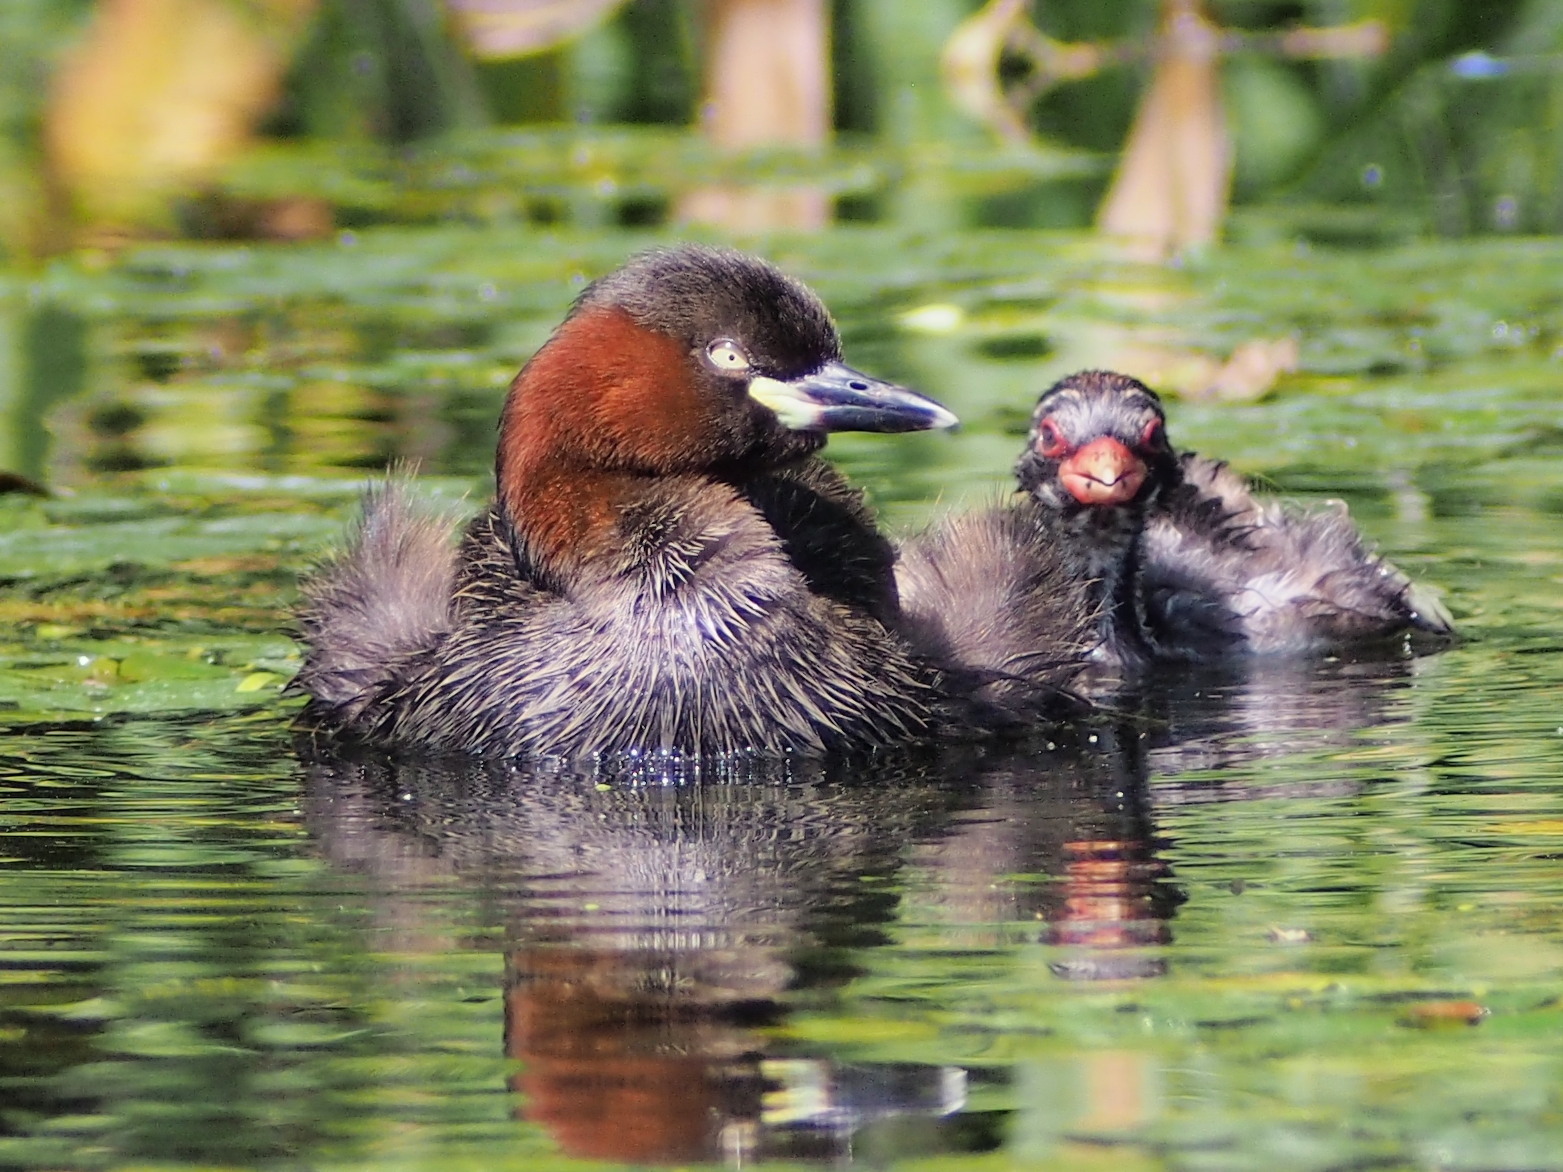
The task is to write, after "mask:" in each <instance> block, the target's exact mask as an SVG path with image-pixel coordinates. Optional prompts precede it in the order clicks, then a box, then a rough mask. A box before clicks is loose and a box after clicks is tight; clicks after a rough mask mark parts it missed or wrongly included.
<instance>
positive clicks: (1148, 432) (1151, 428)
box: [1140, 419, 1164, 448]
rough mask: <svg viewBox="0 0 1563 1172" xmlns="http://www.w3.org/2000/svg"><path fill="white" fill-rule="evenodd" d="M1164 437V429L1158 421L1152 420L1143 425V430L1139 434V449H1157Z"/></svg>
mask: <svg viewBox="0 0 1563 1172" xmlns="http://www.w3.org/2000/svg"><path fill="white" fill-rule="evenodd" d="M1163 436H1164V427H1163V424H1162V422H1161V420H1159V419H1152V420H1151V421H1150V422H1149V423H1147V424H1146V425H1145V430H1144V431H1143V432H1141V433H1140V447H1142V448H1159V447H1161V443H1162V439H1163Z"/></svg>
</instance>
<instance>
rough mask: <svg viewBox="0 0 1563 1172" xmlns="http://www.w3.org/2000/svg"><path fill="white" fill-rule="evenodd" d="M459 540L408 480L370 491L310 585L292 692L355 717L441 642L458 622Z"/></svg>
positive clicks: (306, 590) (306, 591)
mask: <svg viewBox="0 0 1563 1172" xmlns="http://www.w3.org/2000/svg"><path fill="white" fill-rule="evenodd" d="M451 536H452V535H451V531H450V523H449V521H448V520H443V519H440V518H437V517H435V516H432V515H430V514H428V513H427V512H424V511H421V510H420V509H419V508H418V507H417V505H416V504H415V503H414V502H413V500H412V497H411V495H410V493H409V491H408V486H407V484H406V482H405V481H403V480H401V479H393V480H389V481H386V482H385V483H384V484H381V485H378V486H376V487H374V488H371V489H370V490H369V491H368V492H367V493H366V494H365V496H364V501H363V508H362V515H361V516H360V518H359V521H358V524H357V526H356V527H355V528H354V530H353V534H352V537H351V540H350V541H349V543H348V545H347V547H346V548H345V549H344V550H343V551H342V552H341V553H340V554H339V555H338V556H336V557H335V558H333V559H332V560H330V561H328V562H327V563H325V564H324V565H323V566H321V567H320V568H319V570H317V571H316V573H315V574H313V575H312V576H311V577H309V578H308V579H307V580H306V581H305V583H304V587H303V594H304V603H303V606H302V607H301V609H300V612H299V624H300V627H301V628H302V634H303V637H304V642H305V644H306V646H307V647H308V653H307V654H306V656H305V658H304V665H303V667H302V668H301V669H300V671H299V674H298V676H297V678H296V679H295V680H294V684H293V686H294V688H295V689H296V690H298V691H303V692H305V693H307V694H308V695H310V696H313V697H315V699H316V700H317V701H318V702H319V703H321V704H324V705H328V706H330V707H331V708H332V709H333V710H334V711H335V712H337V713H338V714H339V715H340V716H341V717H342V718H344V719H351V718H353V717H356V716H357V715H358V714H359V712H361V711H362V709H363V707H364V705H365V704H366V703H367V702H368V698H369V697H370V696H371V695H372V694H374V692H375V691H376V690H377V689H379V688H383V687H384V686H385V685H386V684H387V683H388V682H389V681H390V680H391V679H392V677H393V675H394V672H395V669H396V665H397V664H398V663H400V662H401V661H402V660H403V659H405V658H406V657H408V656H410V655H415V654H417V653H419V652H421V651H425V650H427V649H428V648H430V647H432V646H434V645H435V644H436V643H437V642H438V641H439V640H440V639H442V638H443V637H444V636H445V634H446V633H447V632H448V631H449V630H450V628H451V623H452V621H453V618H454V614H455V610H454V606H453V604H452V601H451V593H452V586H453V584H454V582H455V578H456V549H455V544H454V542H453V541H452V540H451Z"/></svg>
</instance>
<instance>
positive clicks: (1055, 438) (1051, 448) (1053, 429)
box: [1037, 419, 1069, 460]
mask: <svg viewBox="0 0 1563 1172" xmlns="http://www.w3.org/2000/svg"><path fill="white" fill-rule="evenodd" d="M1068 447H1069V445H1068V444H1067V443H1066V442H1065V441H1064V433H1063V432H1061V431H1059V430H1058V424H1056V423H1054V422H1053V421H1052V420H1051V419H1044V420H1043V421H1042V422H1041V423H1040V424H1039V425H1038V426H1037V452H1038V453H1039V454H1040V455H1043V456H1046V457H1047V458H1048V459H1050V460H1051V459H1054V458H1055V457H1057V456H1062V455H1063V454H1064V452H1065V450H1066V449H1067V448H1068Z"/></svg>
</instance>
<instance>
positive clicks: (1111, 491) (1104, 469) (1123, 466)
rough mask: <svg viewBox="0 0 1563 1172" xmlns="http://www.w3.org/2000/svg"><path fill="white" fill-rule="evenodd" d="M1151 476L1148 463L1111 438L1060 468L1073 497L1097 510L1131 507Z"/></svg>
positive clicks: (1060, 476) (1085, 449)
mask: <svg viewBox="0 0 1563 1172" xmlns="http://www.w3.org/2000/svg"><path fill="white" fill-rule="evenodd" d="M1044 454H1045V453H1044ZM1149 474H1150V469H1149V468H1148V467H1147V466H1146V464H1145V461H1144V460H1143V459H1141V458H1140V457H1139V456H1137V455H1136V454H1135V453H1134V452H1132V451H1130V450H1129V449H1128V448H1127V447H1125V446H1124V445H1123V444H1122V443H1121V442H1120V441H1118V440H1116V439H1113V438H1112V437H1111V436H1102V437H1101V438H1100V439H1094V440H1092V441H1091V442H1090V443H1088V444H1085V445H1084V446H1083V447H1081V448H1080V449H1079V450H1078V451H1076V452H1074V453H1072V454H1071V455H1070V456H1069V458H1068V459H1066V460H1065V461H1064V462H1063V463H1061V464H1060V465H1059V466H1058V479H1059V481H1060V483H1062V484H1063V486H1064V488H1065V489H1066V490H1067V491H1068V493H1069V495H1070V496H1072V497H1074V498H1075V500H1077V501H1079V502H1080V503H1081V504H1082V505H1093V506H1108V505H1124V504H1128V503H1129V502H1130V501H1132V500H1133V499H1134V498H1135V497H1136V496H1137V495H1139V491H1140V488H1141V487H1142V486H1143V485H1144V484H1145V478H1146V477H1147V476H1148V475H1149Z"/></svg>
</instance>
